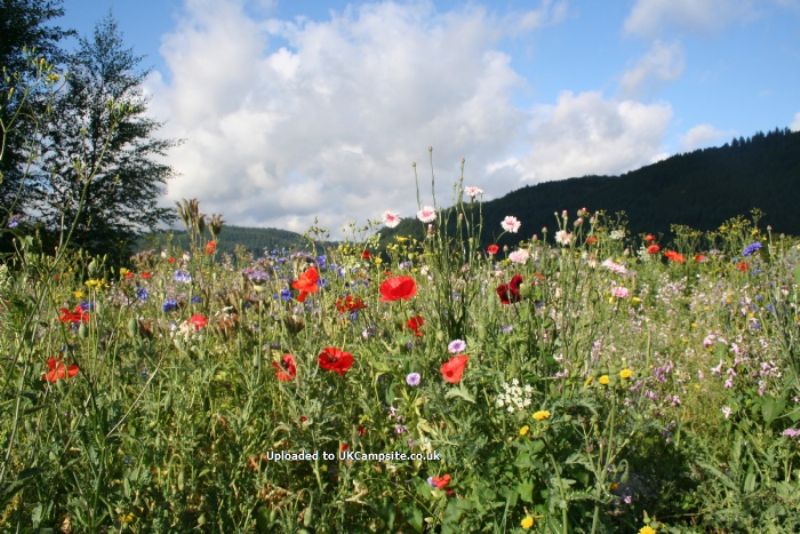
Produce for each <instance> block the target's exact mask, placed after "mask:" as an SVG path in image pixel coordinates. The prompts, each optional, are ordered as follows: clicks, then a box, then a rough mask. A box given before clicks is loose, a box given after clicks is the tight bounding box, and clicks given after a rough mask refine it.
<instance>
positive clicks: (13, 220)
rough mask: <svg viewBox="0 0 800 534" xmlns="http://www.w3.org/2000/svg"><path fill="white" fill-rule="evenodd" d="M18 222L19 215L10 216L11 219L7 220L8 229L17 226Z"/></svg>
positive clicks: (20, 217)
mask: <svg viewBox="0 0 800 534" xmlns="http://www.w3.org/2000/svg"><path fill="white" fill-rule="evenodd" d="M20 220H22V216H21V215H12V216H11V218H10V219H9V220H8V227H9V228H16V227H17V226H19V221H20Z"/></svg>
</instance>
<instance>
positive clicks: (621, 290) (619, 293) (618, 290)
mask: <svg viewBox="0 0 800 534" xmlns="http://www.w3.org/2000/svg"><path fill="white" fill-rule="evenodd" d="M629 294H630V292H629V291H628V288H626V287H622V286H614V287H612V288H611V296H612V297H614V298H618V299H626V298H628V295H629Z"/></svg>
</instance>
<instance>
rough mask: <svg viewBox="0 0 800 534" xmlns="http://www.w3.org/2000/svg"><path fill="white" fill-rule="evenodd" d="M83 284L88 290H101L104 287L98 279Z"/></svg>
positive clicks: (103, 283)
mask: <svg viewBox="0 0 800 534" xmlns="http://www.w3.org/2000/svg"><path fill="white" fill-rule="evenodd" d="M85 284H86V287H88V288H89V289H101V288H102V287H103V286H104V285H105V282H104V281H103V280H100V279H99V278H89V279H88V280H87V281H86V282H85Z"/></svg>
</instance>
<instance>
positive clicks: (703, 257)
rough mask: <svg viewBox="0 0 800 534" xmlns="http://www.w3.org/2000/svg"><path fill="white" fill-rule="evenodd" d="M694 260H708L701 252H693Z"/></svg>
mask: <svg viewBox="0 0 800 534" xmlns="http://www.w3.org/2000/svg"><path fill="white" fill-rule="evenodd" d="M694 261H696V262H697V263H705V262H707V261H708V257H707V256H703V255H702V254H695V255H694Z"/></svg>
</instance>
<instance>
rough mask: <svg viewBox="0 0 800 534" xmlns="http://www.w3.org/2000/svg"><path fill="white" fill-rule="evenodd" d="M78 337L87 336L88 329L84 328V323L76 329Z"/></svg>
mask: <svg viewBox="0 0 800 534" xmlns="http://www.w3.org/2000/svg"><path fill="white" fill-rule="evenodd" d="M78 335H79V336H80V337H82V338H86V337H88V336H89V329H87V328H86V323H81V325H80V326H79V327H78Z"/></svg>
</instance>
